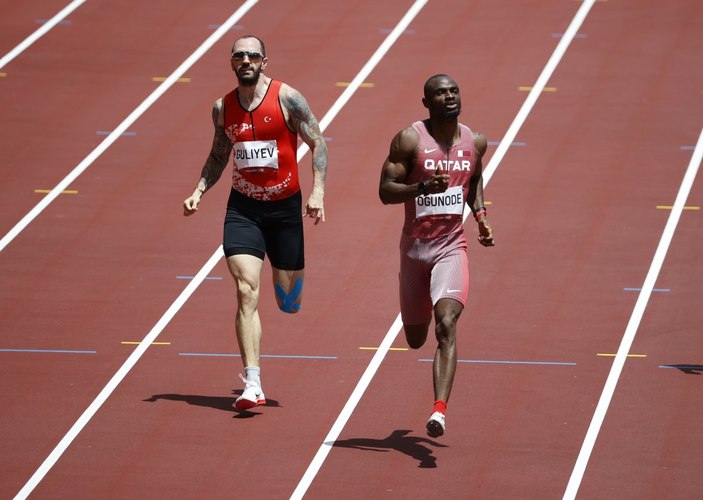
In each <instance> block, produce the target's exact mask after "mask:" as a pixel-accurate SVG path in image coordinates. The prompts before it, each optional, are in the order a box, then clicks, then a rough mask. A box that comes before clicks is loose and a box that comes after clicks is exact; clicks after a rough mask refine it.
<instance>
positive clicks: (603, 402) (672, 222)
mask: <svg viewBox="0 0 703 500" xmlns="http://www.w3.org/2000/svg"><path fill="white" fill-rule="evenodd" d="M702 159H703V129H701V133H700V135H699V136H698V143H697V144H696V149H695V150H694V151H693V155H691V161H690V162H689V164H688V167H687V168H686V173H685V174H684V177H683V180H682V181H681V186H680V187H679V192H678V194H677V196H676V201H674V205H673V208H672V210H671V214H669V219H668V220H667V222H666V226H665V227H664V232H663V233H662V236H661V239H660V240H659V245H658V246H657V250H656V252H655V253H654V258H653V259H652V263H651V265H650V267H649V272H648V273H647V276H646V277H645V279H644V284H643V285H642V291H641V292H640V294H639V296H638V297H637V302H636V303H635V308H634V310H633V311H632V316H630V321H629V322H628V324H627V327H626V328H625V333H624V335H623V337H622V340H621V341H620V347H619V348H618V352H617V353H616V355H615V359H614V360H613V365H612V366H611V367H610V373H609V374H608V378H607V379H606V381H605V385H604V386H603V392H602V393H601V395H600V399H599V400H598V405H597V406H596V410H595V412H594V414H593V418H592V420H591V424H590V425H589V427H588V431H587V432H586V437H585V438H584V440H583V444H582V445H581V451H580V452H579V455H578V458H577V459H576V464H575V465H574V469H573V471H572V472H571V477H570V479H569V483H568V484H567V487H566V491H565V492H564V497H563V498H564V500H572V499H574V498H576V493H577V492H578V489H579V486H580V485H581V480H582V479H583V474H584V472H585V471H586V465H587V464H588V460H589V458H590V457H591V452H592V451H593V447H594V445H595V443H596V439H598V433H599V432H600V428H601V426H602V425H603V420H604V419H605V414H606V412H607V411H608V407H609V406H610V401H611V400H612V399H613V393H614V392H615V387H616V386H617V384H618V379H619V378H620V373H621V372H622V369H623V366H624V365H625V361H626V360H627V357H628V353H629V352H630V348H631V347H632V342H633V341H634V340H635V335H636V334H637V329H638V328H639V326H640V322H641V321H642V316H643V315H644V311H645V309H646V308H647V302H649V297H650V296H651V295H652V291H653V290H654V284H655V283H656V281H657V278H658V277H659V272H660V271H661V268H662V265H663V263H664V258H666V253H667V252H668V251H669V245H670V244H671V240H672V238H673V237H674V231H676V226H677V225H678V223H679V219H680V218H681V213H682V212H683V208H684V205H685V203H686V199H687V198H688V195H689V193H690V192H691V187H692V186H693V181H694V180H695V178H696V174H697V173H698V169H699V168H700V166H701V160H702Z"/></svg>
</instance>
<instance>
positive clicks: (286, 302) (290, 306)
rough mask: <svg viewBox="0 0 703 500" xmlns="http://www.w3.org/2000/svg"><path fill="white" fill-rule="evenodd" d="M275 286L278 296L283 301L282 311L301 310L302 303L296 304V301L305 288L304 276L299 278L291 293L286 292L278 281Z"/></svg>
mask: <svg viewBox="0 0 703 500" xmlns="http://www.w3.org/2000/svg"><path fill="white" fill-rule="evenodd" d="M274 288H275V289H276V296H277V297H278V300H279V301H280V302H281V305H280V308H281V311H283V312H287V313H293V312H298V311H300V304H296V303H295V301H296V300H298V297H300V292H301V291H302V290H303V280H302V278H298V280H297V281H296V282H295V285H293V288H292V289H291V291H290V293H286V291H285V290H284V289H283V287H282V286H281V285H279V284H278V283H276V285H275V287H274Z"/></svg>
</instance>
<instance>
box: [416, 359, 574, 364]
mask: <svg viewBox="0 0 703 500" xmlns="http://www.w3.org/2000/svg"><path fill="white" fill-rule="evenodd" d="M418 361H434V359H431V358H420V359H418ZM456 362H457V363H487V364H499V365H558V366H575V365H576V363H571V362H563V361H499V360H491V359H457V360H456Z"/></svg>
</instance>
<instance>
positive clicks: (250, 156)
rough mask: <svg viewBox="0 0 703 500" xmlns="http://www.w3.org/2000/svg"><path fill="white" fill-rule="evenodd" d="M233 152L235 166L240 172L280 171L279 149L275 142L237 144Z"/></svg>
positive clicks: (244, 142)
mask: <svg viewBox="0 0 703 500" xmlns="http://www.w3.org/2000/svg"><path fill="white" fill-rule="evenodd" d="M233 150H234V152H233V156H234V164H235V165H237V168H238V169H239V170H245V169H247V168H272V169H278V148H277V147H276V141H275V140H271V141H243V142H235V143H234V146H233Z"/></svg>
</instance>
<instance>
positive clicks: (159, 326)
mask: <svg viewBox="0 0 703 500" xmlns="http://www.w3.org/2000/svg"><path fill="white" fill-rule="evenodd" d="M221 256H222V249H221V247H220V249H218V251H217V252H215V254H213V256H212V257H210V259H209V260H208V261H207V263H206V264H205V265H204V266H203V267H202V269H200V271H198V273H197V274H196V275H195V278H193V280H192V281H191V282H190V283H188V285H187V286H186V287H185V289H184V290H183V291H182V292H181V294H180V295H179V296H178V298H177V299H176V300H175V301H174V302H173V304H171V307H169V308H168V310H167V311H166V312H165V313H164V315H163V316H162V317H161V319H159V321H158V322H157V323H156V324H155V325H154V327H153V328H152V329H151V331H150V332H149V333H148V334H147V335H146V337H144V340H142V342H141V343H140V344H138V345H137V347H136V348H135V349H134V351H133V352H132V354H130V356H129V357H128V358H127V360H126V361H125V362H124V363H123V364H122V366H121V367H120V369H119V370H117V372H115V374H114V375H113V376H112V378H111V379H110V381H109V382H108V383H107V384H106V385H105V387H104V388H103V390H102V391H100V393H99V394H98V396H97V397H96V398H95V399H94V400H93V402H92V403H91V404H90V406H88V408H86V410H85V411H84V412H83V414H82V415H81V416H80V417H79V418H78V420H76V423H74V424H73V426H72V427H71V428H70V429H69V431H68V432H67V433H66V435H65V436H64V437H63V438H62V439H61V441H59V444H57V445H56V447H55V448H54V449H53V451H52V452H51V453H50V454H49V456H48V457H46V459H45V460H44V462H43V463H42V464H41V465H40V466H39V468H38V469H37V470H36V472H35V473H34V474H33V475H32V477H31V478H29V481H27V483H26V484H25V485H24V487H23V488H22V489H21V490H20V491H19V492H18V493H17V495H16V496H15V500H18V499H25V498H27V496H29V494H30V493H31V492H32V491H33V490H34V488H36V487H37V485H38V484H39V483H40V482H41V480H42V479H44V476H46V474H47V473H48V472H49V471H50V470H51V468H52V467H53V466H54V464H56V462H57V461H58V459H59V458H60V457H61V455H63V453H64V452H65V451H66V449H67V448H68V447H69V446H70V445H71V443H72V442H73V440H74V439H76V437H77V436H78V434H80V432H81V431H82V430H83V428H84V427H85V426H86V425H87V424H88V422H89V421H90V419H91V418H93V416H94V415H95V414H96V413H97V411H98V410H99V409H100V407H101V406H102V405H103V403H104V402H105V401H106V400H107V398H108V397H109V396H110V394H112V392H113V391H114V390H115V389H116V388H117V386H118V385H119V384H120V382H122V380H123V379H124V378H125V377H126V376H127V374H128V373H129V371H130V370H131V369H132V368H133V367H134V365H135V364H137V361H139V358H141V357H142V355H143V354H144V353H145V352H146V350H147V349H148V348H149V346H150V345H151V344H152V343H153V342H154V341H155V340H156V338H157V337H158V336H159V334H160V333H161V332H162V331H163V329H164V328H165V327H166V325H168V323H169V322H170V321H171V319H173V317H174V316H175V315H176V313H177V312H178V311H179V310H180V308H181V307H183V304H185V302H186V301H187V300H188V299H189V298H190V296H191V295H192V294H193V292H195V290H196V289H197V288H198V286H199V285H200V284H201V283H202V282H203V280H204V279H205V277H206V276H207V275H208V273H209V272H210V271H212V269H213V268H214V267H215V264H217V262H218V261H219V260H220V257H221Z"/></svg>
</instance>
